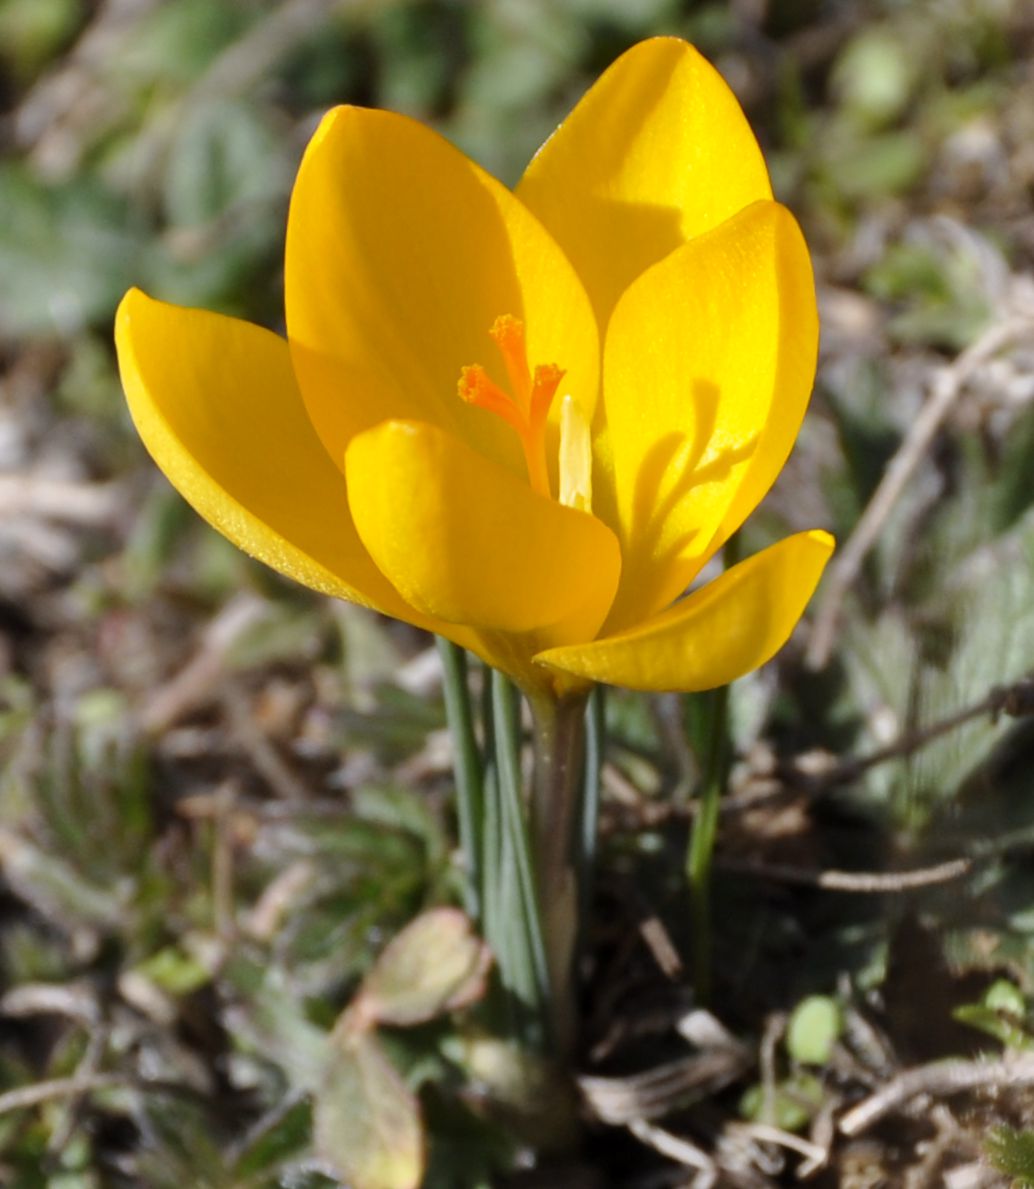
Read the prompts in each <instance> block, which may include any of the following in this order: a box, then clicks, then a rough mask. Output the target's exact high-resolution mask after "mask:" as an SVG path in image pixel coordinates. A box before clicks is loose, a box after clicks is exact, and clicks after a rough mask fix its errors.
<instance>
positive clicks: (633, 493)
mask: <svg viewBox="0 0 1034 1189" xmlns="http://www.w3.org/2000/svg"><path fill="white" fill-rule="evenodd" d="M817 348H818V320H817V315H816V310H815V290H814V283H813V280H812V273H811V262H810V260H809V258H808V250H807V248H806V247H805V244H804V239H803V238H802V236H801V233H800V230H799V228H798V227H797V224H796V222H795V221H794V219H793V216H792V215H791V214H790V213H789V212H788V211H787V210H786V209H785V208H784V207H782V206H779V205H778V204H777V203H774V202H759V203H755V204H754V205H753V206H750V207H748V208H747V209H746V210H744V211H741V212H740V213H739V214H738V215H736V216H734V217H733V218H732V219H730V220H728V221H727V222H726V223H723V224H722V225H721V227H718V228H715V229H714V230H713V231H710V232H708V233H707V234H705V235H702V236H700V237H698V238H697V239H695V240H692V241H690V242H689V243H687V244H685V245H683V247H681V248H679V249H678V250H677V251H676V252H673V253H672V254H671V255H670V256H668V257H667V258H666V259H664V260H662V261H661V262H660V263H659V264H656V265H654V266H653V268H651V269H649V270H648V271H647V272H646V273H645V274H644V275H643V276H642V277H640V278H639V280H637V281H636V282H635V283H634V284H633V285H632V286H631V287H630V288H629V290H628V291H627V292H626V293H625V295H624V296H623V297H622V299H621V301H620V302H619V303H618V305H617V308H616V309H615V311H614V315H613V318H612V319H611V324H610V330H609V333H608V335H607V343H606V349H605V355H604V402H605V410H606V418H607V427H608V430H609V434H610V442H611V448H612V466H613V471H612V475H611V479H612V482H613V484H614V487H613V490H612V491H611V492H610V493H609V496H608V495H607V494H604V495H603V497H602V499H601V507H607V506H612V508H613V512H612V516H613V517H614V518H615V521H616V524H617V526H618V536H619V538H620V540H621V543H622V552H623V554H624V558H625V563H624V571H623V574H622V584H621V590H620V592H619V595H618V599H617V601H616V604H615V608H614V612H613V614H612V616H611V619H610V621H609V630H615V629H619V628H622V627H624V626H626V625H628V624H630V623H637V622H640V621H641V620H642V619H644V618H646V617H647V616H649V615H652V614H653V613H654V612H655V611H658V610H660V609H661V608H662V607H665V606H667V605H668V603H670V602H671V601H672V599H674V598H676V597H677V596H678V595H679V594H680V593H681V592H682V591H683V590H685V588H686V587H687V586H688V585H689V583H690V582H691V581H692V579H693V578H694V577H695V575H696V573H697V572H698V571H699V569H700V567H701V565H702V564H703V562H704V561H705V560H706V558H707V557H709V556H710V555H711V554H712V553H713V552H714V551H715V549H716V548H717V545H718V542H717V541H716V540H715V534H716V532H717V531H718V529H719V526H720V525H723V524H725V523H727V522H731V521H732V519H734V517H736V516H738V517H739V519H740V520H741V519H742V518H743V516H744V515H746V513H747V512H748V511H749V510H750V509H751V508H753V506H754V504H756V503H757V501H758V500H760V499H761V497H762V495H763V494H764V493H765V491H766V490H767V489H768V487H769V486H770V484H771V483H772V482H773V480H774V479H775V477H776V475H777V474H778V473H779V470H780V468H781V467H782V465H783V463H784V462H785V461H786V456H787V454H788V453H789V450H790V446H791V445H792V443H793V440H794V438H795V437H796V434H797V430H798V428H799V426H800V423H801V418H802V417H803V415H804V410H805V408H806V405H807V401H808V396H809V394H810V392H811V386H812V381H813V379H814V375H815V360H816V353H817ZM601 470H603V468H601ZM603 478H604V482H606V472H605V471H604V476H603ZM736 523H738V520H737V521H736Z"/></svg>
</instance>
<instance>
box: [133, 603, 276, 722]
mask: <svg viewBox="0 0 1034 1189" xmlns="http://www.w3.org/2000/svg"><path fill="white" fill-rule="evenodd" d="M267 611H268V604H266V603H265V602H263V601H262V600H261V599H258V598H255V597H254V596H253V595H242V596H240V597H239V598H236V599H233V600H232V601H231V602H230V603H228V604H227V605H226V606H225V607H224V608H223V609H222V610H221V611H220V612H219V614H218V615H217V616H216V617H215V619H213V620H212V622H211V623H210V624H209V625H208V627H207V629H206V630H205V634H204V637H203V639H202V641H201V647H200V648H199V649H198V651H197V652H196V653H195V654H194V656H193V657H191V659H190V660H189V661H188V662H187V663H186V664H185V665H184V666H183V668H182V669H180V671H179V672H178V673H177V674H176V676H175V677H173V678H172V679H171V680H170V681H169V682H168V683H167V684H166V685H164V686H161V687H160V688H159V689H157V690H156V691H155V693H154V694H153V695H152V696H151V697H150V698H148V700H147V701H146V702H145V703H144V706H143V708H142V710H141V711H140V725H141V726H142V727H143V729H144V730H145V731H147V732H149V733H151V734H155V735H158V734H161V732H162V731H165V730H167V729H168V728H169V727H171V726H172V725H173V723H175V722H176V721H177V720H178V719H180V718H182V717H183V716H184V715H185V714H187V713H189V712H190V711H191V710H193V709H194V708H195V707H196V706H197V705H198V704H199V703H201V702H204V701H206V700H207V699H208V698H210V697H211V695H212V693H213V688H214V687H215V686H216V685H217V683H218V680H219V678H220V677H221V676H222V675H223V673H224V671H225V665H226V655H227V653H228V652H229V651H230V649H231V648H232V647H233V645H234V643H235V642H236V641H237V640H239V639H240V637H241V636H242V635H243V634H244V633H245V632H246V631H247V630H248V629H249V628H251V627H253V626H254V625H255V624H256V623H258V622H259V621H260V620H261V619H262V618H263V616H264V615H265V614H266V613H267Z"/></svg>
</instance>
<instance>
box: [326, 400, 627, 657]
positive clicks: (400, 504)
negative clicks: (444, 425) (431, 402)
mask: <svg viewBox="0 0 1034 1189" xmlns="http://www.w3.org/2000/svg"><path fill="white" fill-rule="evenodd" d="M345 472H346V475H347V477H348V490H349V496H350V499H351V502H352V515H353V516H354V517H355V522H356V527H357V528H358V530H359V535H360V537H361V538H362V541H363V544H364V545H365V546H366V548H367V549H368V550H369V551H370V554H371V556H372V557H373V559H374V561H375V562H376V563H377V565H378V566H379V567H380V568H381V570H382V571H383V572H384V574H385V575H386V576H387V577H388V579H389V580H390V581H391V582H392V584H393V585H394V586H395V587H396V588H397V589H398V590H399V592H400V593H401V594H402V595H403V597H404V598H405V599H406V600H407V602H409V603H411V604H412V605H413V606H414V607H417V608H419V609H420V610H422V611H425V612H426V613H427V614H429V615H434V616H437V617H439V618H441V619H443V620H448V621H451V622H454V623H463V624H469V625H471V626H474V627H477V628H482V629H488V630H495V631H501V632H511V633H523V632H533V631H537V630H540V629H541V630H542V633H543V635H542V639H543V641H547V640H548V641H549V642H552V637H553V636H556V635H557V632H559V638H560V639H568V640H569V639H582V640H586V639H591V638H592V636H593V635H594V634H595V633H596V631H597V630H598V629H599V626H600V624H601V623H602V622H603V618H604V616H605V615H606V613H607V608H608V607H609V605H610V600H611V598H612V596H613V592H614V589H615V587H616V585H617V576H618V569H619V567H620V555H619V551H618V546H617V542H616V540H615V539H614V535H613V533H611V532H610V530H609V529H608V528H607V527H606V526H605V525H604V524H602V523H601V522H600V521H598V520H596V519H595V518H594V517H592V516H590V515H588V514H587V513H584V512H579V511H576V510H575V509H573V508H566V507H564V506H563V505H562V504H558V503H556V502H555V501H553V500H549V499H546V498H544V497H543V496H539V495H536V494H535V493H534V492H533V491H532V490H531V488H529V487H528V485H527V484H526V483H524V482H523V481H521V480H520V479H518V478H516V477H515V476H513V475H512V474H511V473H510V472H509V471H508V470H506V469H505V468H503V467H500V466H498V465H497V464H495V463H493V462H490V461H489V460H487V459H485V458H483V457H482V456H481V455H479V454H477V453H476V452H475V451H473V450H471V449H470V447H468V446H466V445H464V443H462V442H460V441H459V440H458V439H456V438H453V437H451V436H450V435H449V434H446V433H444V432H442V431H441V430H439V429H437V428H435V427H433V426H430V425H426V424H422V423H419V422H403V421H389V422H386V423H384V424H382V425H379V426H377V427H376V428H375V429H371V430H367V431H366V432H365V433H362V434H359V435H358V436H357V437H355V438H353V439H352V442H351V444H350V445H349V447H348V453H347V456H346V464H345ZM551 628H553V629H555V630H554V631H553V632H552V633H551V632H550V630H549V629H551Z"/></svg>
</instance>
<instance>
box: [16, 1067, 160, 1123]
mask: <svg viewBox="0 0 1034 1189" xmlns="http://www.w3.org/2000/svg"><path fill="white" fill-rule="evenodd" d="M136 1084H137V1079H136V1078H132V1077H127V1076H126V1075H125V1074H121V1073H90V1074H80V1075H77V1076H73V1077H69V1078H53V1079H52V1080H50V1081H48V1082H35V1083H34V1084H33V1085H31V1086H17V1087H15V1089H13V1090H8V1091H6V1092H5V1093H4V1094H0V1115H5V1114H8V1113H9V1112H10V1111H18V1110H24V1109H26V1108H27V1107H31V1106H39V1105H40V1104H41V1103H44V1102H51V1101H52V1100H53V1099H55V1098H77V1097H79V1096H80V1095H82V1094H89V1093H90V1092H91V1091H93V1090H111V1089H115V1088H119V1087H123V1086H132V1085H136Z"/></svg>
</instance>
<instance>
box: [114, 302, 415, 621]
mask: <svg viewBox="0 0 1034 1189" xmlns="http://www.w3.org/2000/svg"><path fill="white" fill-rule="evenodd" d="M115 341H116V345H117V347H118V357H119V367H120V370H121V373H122V383H123V386H124V388H125V391H126V397H127V399H128V401H129V410H130V413H131V414H132V417H133V421H134V423H135V424H136V427H137V430H138V431H139V433H140V437H141V438H142V439H143V442H144V445H145V446H146V447H147V449H148V450H149V451H150V453H151V456H152V457H153V458H154V460H155V462H157V464H158V466H159V467H161V469H162V470H163V471H164V472H165V474H166V476H167V477H168V479H169V481H170V482H171V483H172V485H173V486H174V487H175V488H176V489H177V490H178V491H179V492H180V494H181V495H182V496H183V497H184V499H186V500H187V502H188V503H190V504H191V505H192V506H193V507H194V509H195V510H196V511H197V512H198V513H199V514H200V515H201V516H203V517H204V518H205V520H207V521H208V522H209V524H211V525H213V526H214V527H215V528H217V529H218V530H219V532H221V533H222V534H223V535H224V536H226V537H229V539H230V540H231V541H233V543H234V544H235V545H238V546H239V547H240V548H241V549H243V550H244V551H245V552H246V553H250V554H251V555H252V556H253V557H257V558H259V560H261V561H264V562H265V563H266V564H267V565H270V566H272V567H273V568H274V569H276V570H279V571H280V572H281V573H282V574H286V575H287V576H288V577H289V578H293V579H295V581H297V582H301V583H303V584H304V585H305V586H310V587H312V588H313V589H314V590H318V591H322V592H323V593H325V594H330V595H336V596H337V597H338V598H342V599H349V600H351V601H352V602H355V603H362V604H364V605H365V606H369V607H375V608H377V609H378V610H381V611H385V612H387V613H388V614H390V615H394V616H397V617H399V618H400V619H408V620H409V621H411V622H415V623H419V624H421V625H426V624H427V623H428V621H427V618H426V616H423V615H421V614H419V613H418V612H415V611H413V609H412V608H409V607H407V606H406V605H405V603H404V602H403V601H402V599H401V598H399V596H398V594H397V593H396V592H395V591H394V590H393V589H392V588H391V586H390V585H389V584H388V583H387V582H386V581H385V579H384V577H383V575H382V574H381V573H380V571H379V570H378V569H377V567H376V566H375V565H374V564H373V562H372V561H371V560H370V557H369V555H368V554H367V552H366V550H365V549H364V548H363V546H362V544H361V543H360V541H359V537H358V536H357V535H356V531H355V527H354V526H353V524H352V519H351V517H350V515H349V512H348V497H347V494H346V489H345V481H344V478H343V476H342V474H341V472H340V471H339V470H338V468H337V467H335V466H334V464H333V463H332V462H331V461H330V459H329V458H328V457H327V454H326V452H325V451H324V449H323V447H322V446H321V444H320V441H319V438H317V436H316V434H315V432H314V431H313V428H312V426H311V425H310V423H309V420H308V417H307V416H306V414H305V407H304V405H303V404H302V399H301V397H300V395H299V393H298V388H297V385H296V383H295V379H294V373H293V371H292V369H291V356H290V352H289V351H288V347H287V343H286V342H284V340H283V339H281V338H278V337H277V336H276V335H275V334H271V333H270V332H269V331H267V330H262V329H261V328H260V327H258V326H252V325H251V324H250V323H248V322H242V321H240V320H239V319H236V318H227V317H223V316H222V315H220V314H210V313H208V312H207V311H204V310H191V309H183V308H182V307H180V306H173V305H167V304H165V303H164V302H160V301H154V300H152V299H151V298H150V297H147V296H146V295H145V294H144V293H141V292H140V290H138V289H131V290H130V291H129V293H127V294H126V296H125V297H124V298H123V300H122V304H121V305H120V306H119V310H118V316H117V319H116V324H115Z"/></svg>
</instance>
